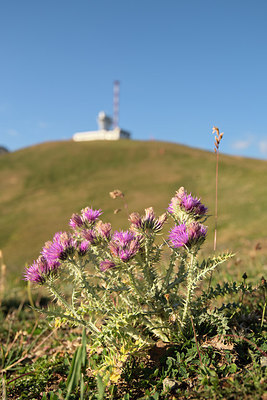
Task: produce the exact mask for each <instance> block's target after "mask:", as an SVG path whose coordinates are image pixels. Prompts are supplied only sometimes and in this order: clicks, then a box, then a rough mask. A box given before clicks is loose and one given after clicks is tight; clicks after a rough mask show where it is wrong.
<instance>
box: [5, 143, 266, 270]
mask: <svg viewBox="0 0 267 400" xmlns="http://www.w3.org/2000/svg"><path fill="white" fill-rule="evenodd" d="M266 176H267V162H265V161H260V160H254V159H246V158H240V157H230V156H224V155H221V156H220V166H219V221H218V248H219V249H225V248H231V249H233V250H236V249H239V247H241V246H243V247H244V246H247V247H249V246H250V245H251V243H256V242H257V241H262V242H263V243H266V242H267V239H266V238H267V229H266V226H267V212H266V202H267V200H266V199H267V186H266V183H265V182H266ZM0 182H1V193H0V204H1V207H0V214H1V215H0V220H1V230H0V249H2V251H3V254H4V261H5V263H6V264H7V266H8V268H9V270H10V271H15V270H16V271H21V270H22V269H23V267H24V265H25V263H26V262H31V261H32V259H33V258H35V257H37V256H38V254H39V251H40V249H41V247H42V245H43V243H44V242H45V241H46V240H49V239H50V238H51V237H52V235H53V234H54V233H55V232H56V231H57V230H64V229H67V227H68V221H69V218H70V216H71V214H72V213H73V212H78V211H80V209H81V208H83V207H85V206H87V205H88V206H93V207H95V208H102V209H103V211H104V215H103V216H102V217H103V220H105V221H110V222H112V224H113V226H114V228H126V227H127V226H128V221H127V215H126V213H125V210H124V205H123V202H122V201H121V200H120V199H116V200H112V199H111V198H110V197H109V192H110V191H112V190H113V189H120V190H122V191H123V192H124V193H125V194H126V197H125V201H126V202H127V204H128V209H129V212H132V211H138V212H142V211H143V209H144V208H146V207H149V206H153V207H154V209H155V210H156V212H157V213H162V212H164V211H165V209H166V207H167V206H168V204H169V201H170V198H171V197H172V196H173V195H174V193H175V191H176V190H177V189H178V188H179V187H180V186H184V187H185V188H186V189H187V190H188V191H189V192H192V194H194V195H197V196H200V197H201V198H202V201H203V202H204V203H205V204H206V205H207V206H208V207H209V210H210V214H213V213H214V198H215V155H214V153H209V152H205V151H201V150H198V149H193V148H189V147H184V146H180V145H176V144H173V143H162V142H139V141H119V142H85V143H75V142H70V141H68V142H52V143H44V144H41V145H38V146H34V147H29V148H26V149H23V150H20V151H17V152H14V153H9V154H5V155H3V156H1V158H0ZM115 208H122V209H123V211H122V212H121V213H118V214H116V215H115V214H114V213H113V210H114V209H115ZM208 225H209V226H210V230H209V238H208V244H207V247H208V248H211V246H212V240H213V226H214V221H213V218H210V219H209V221H208Z"/></svg>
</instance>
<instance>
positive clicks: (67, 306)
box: [47, 281, 100, 334]
mask: <svg viewBox="0 0 267 400" xmlns="http://www.w3.org/2000/svg"><path fill="white" fill-rule="evenodd" d="M47 286H48V288H49V290H50V291H51V293H52V294H53V295H54V296H55V298H56V299H57V300H58V301H59V302H60V303H61V304H62V305H63V306H64V307H65V309H66V310H68V311H69V312H70V313H71V315H74V316H75V318H76V319H77V322H78V323H80V324H81V325H83V326H87V325H88V326H89V327H90V329H92V330H93V331H94V332H95V333H97V334H98V333H99V332H100V330H99V329H98V328H97V327H96V326H95V325H94V324H93V323H92V322H89V321H87V322H85V321H83V320H81V319H80V316H79V315H78V314H77V312H76V311H75V309H74V308H73V307H72V306H71V305H70V304H69V303H68V302H67V301H66V300H65V299H64V297H63V296H62V295H61V294H60V292H59V291H58V290H57V289H56V287H55V285H54V284H53V283H52V282H51V281H50V282H47Z"/></svg>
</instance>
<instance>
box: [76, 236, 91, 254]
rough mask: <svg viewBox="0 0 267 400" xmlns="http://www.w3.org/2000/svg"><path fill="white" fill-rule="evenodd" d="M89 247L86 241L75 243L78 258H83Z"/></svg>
mask: <svg viewBox="0 0 267 400" xmlns="http://www.w3.org/2000/svg"><path fill="white" fill-rule="evenodd" d="M89 247H90V242H89V241H88V240H83V241H82V242H81V243H76V249H77V251H78V254H79V255H80V256H84V255H85V254H86V253H87V251H88V249H89Z"/></svg>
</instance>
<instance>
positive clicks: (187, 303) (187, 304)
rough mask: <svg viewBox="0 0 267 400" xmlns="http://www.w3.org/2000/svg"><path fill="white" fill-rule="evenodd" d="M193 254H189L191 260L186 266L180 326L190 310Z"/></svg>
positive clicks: (192, 286) (183, 323)
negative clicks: (185, 289) (184, 294)
mask: <svg viewBox="0 0 267 400" xmlns="http://www.w3.org/2000/svg"><path fill="white" fill-rule="evenodd" d="M194 283H195V282H194V254H191V260H190V264H189V268H188V275H187V294H186V299H185V305H184V312H183V316H182V326H184V325H185V322H186V319H187V316H188V312H189V311H190V303H191V297H192V291H193V288H194Z"/></svg>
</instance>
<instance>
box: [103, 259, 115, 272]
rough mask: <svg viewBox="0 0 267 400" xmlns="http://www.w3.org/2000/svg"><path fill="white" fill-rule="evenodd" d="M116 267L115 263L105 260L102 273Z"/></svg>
mask: <svg viewBox="0 0 267 400" xmlns="http://www.w3.org/2000/svg"><path fill="white" fill-rule="evenodd" d="M115 266H116V265H115V263H114V262H113V261H110V260H104V261H101V263H100V271H102V272H105V271H107V270H108V269H110V268H114V267H115Z"/></svg>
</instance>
